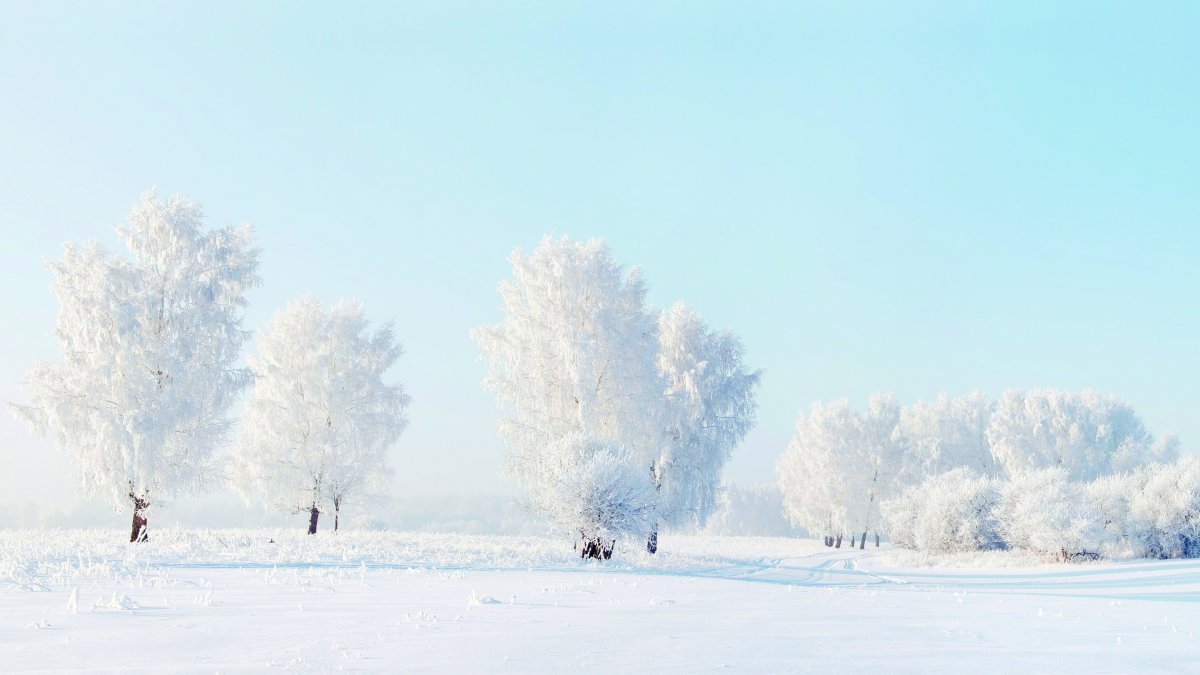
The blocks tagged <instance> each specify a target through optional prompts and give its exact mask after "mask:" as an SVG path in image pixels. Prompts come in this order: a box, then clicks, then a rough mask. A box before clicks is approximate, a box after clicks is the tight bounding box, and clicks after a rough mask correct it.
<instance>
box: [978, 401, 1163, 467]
mask: <svg viewBox="0 0 1200 675" xmlns="http://www.w3.org/2000/svg"><path fill="white" fill-rule="evenodd" d="M987 435H988V441H989V442H990V444H991V448H992V455H993V456H994V458H995V460H996V463H997V464H998V465H999V466H1001V467H1003V469H1004V470H1005V471H1006V472H1007V473H1008V474H1010V475H1016V474H1019V473H1023V472H1026V471H1029V470H1031V469H1038V468H1044V467H1061V468H1063V469H1064V470H1065V471H1066V472H1067V473H1066V475H1067V476H1068V477H1069V478H1071V479H1074V480H1089V479H1092V478H1095V477H1097V476H1101V475H1105V474H1109V473H1113V472H1114V471H1130V470H1133V469H1135V468H1137V467H1138V466H1142V465H1144V464H1147V463H1150V462H1153V461H1169V460H1170V459H1171V458H1170V457H1165V456H1158V455H1159V453H1158V452H1157V451H1162V452H1170V450H1171V448H1170V447H1169V446H1163V445H1158V446H1156V445H1155V444H1154V439H1153V437H1152V436H1151V435H1150V433H1149V432H1148V431H1147V430H1146V428H1145V426H1144V425H1143V424H1142V420H1141V418H1139V417H1138V415H1137V413H1136V412H1134V410H1133V408H1131V407H1130V406H1129V405H1127V404H1125V403H1123V402H1121V401H1118V400H1117V399H1115V398H1113V397H1111V396H1102V395H1100V394H1098V393H1096V392H1094V391H1085V392H1083V393H1082V394H1072V393H1070V392H1064V391H1058V390H1053V389H1047V390H1032V391H1008V392H1005V394H1004V398H1003V399H1002V400H1001V402H1000V405H999V406H998V407H997V409H996V412H995V414H993V415H992V419H991V423H990V425H989V427H988V432H987Z"/></svg>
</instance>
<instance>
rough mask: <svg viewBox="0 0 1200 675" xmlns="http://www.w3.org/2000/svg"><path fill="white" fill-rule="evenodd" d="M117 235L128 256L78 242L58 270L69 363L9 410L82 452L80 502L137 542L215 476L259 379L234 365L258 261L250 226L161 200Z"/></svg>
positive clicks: (147, 200) (75, 460)
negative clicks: (124, 518)
mask: <svg viewBox="0 0 1200 675" xmlns="http://www.w3.org/2000/svg"><path fill="white" fill-rule="evenodd" d="M117 234H118V236H119V238H120V240H121V242H122V243H123V244H124V245H125V246H126V247H127V248H128V250H129V254H130V256H129V257H128V258H125V257H122V256H119V255H117V254H114V253H112V252H109V251H107V250H105V249H104V248H103V247H101V246H100V245H99V244H95V243H90V244H85V245H76V244H68V245H67V249H66V253H65V254H64V255H63V257H62V258H61V259H59V260H56V261H53V262H50V263H48V265H49V267H50V271H51V272H52V274H53V277H54V281H53V284H52V286H51V290H52V291H53V293H54V296H55V298H57V300H58V303H59V313H58V319H57V322H56V330H55V335H56V336H57V337H58V341H59V345H60V346H61V348H62V352H63V359H62V360H61V361H54V362H43V363H39V364H37V365H36V366H35V367H34V368H33V370H32V372H31V373H30V374H29V377H28V379H27V381H26V386H27V388H28V390H29V402H28V404H25V405H16V406H13V407H12V409H13V411H14V412H15V413H16V414H17V415H18V416H19V417H20V418H22V419H24V420H25V421H26V422H27V423H28V424H29V425H30V427H31V428H32V430H33V431H34V432H35V433H36V434H37V435H39V436H41V437H43V438H48V439H50V440H51V441H52V442H53V443H54V444H55V445H56V446H58V447H59V448H61V449H63V450H66V451H68V452H70V453H71V456H72V465H73V470H74V474H75V477H76V481H77V486H78V488H79V491H80V493H81V494H83V495H85V496H97V497H101V498H103V499H104V500H106V501H107V502H108V503H109V504H110V505H111V506H113V508H115V509H121V508H132V510H133V525H132V530H131V533H130V541H145V540H146V539H147V537H148V534H147V532H148V530H147V524H148V513H147V512H148V510H149V509H150V507H151V506H152V505H154V504H161V503H162V502H163V501H165V500H167V499H168V498H170V497H172V496H174V495H177V494H179V493H183V492H192V491H196V490H199V489H202V488H203V487H205V485H206V484H207V483H208V482H210V480H211V479H212V478H213V475H214V466H213V461H212V454H213V451H214V449H215V448H216V447H217V446H218V445H220V444H221V443H222V442H224V441H225V440H226V438H227V437H228V434H229V432H230V428H231V424H232V422H231V418H230V416H229V407H230V405H231V404H232V403H233V401H234V400H235V399H236V396H237V394H238V392H239V391H240V390H241V389H242V388H243V387H244V386H246V385H247V384H248V383H249V381H250V375H249V372H248V371H247V370H245V369H243V368H238V367H237V366H236V363H237V360H238V355H239V353H240V351H241V348H242V345H243V343H244V342H245V341H246V339H247V338H248V337H249V333H248V332H246V331H245V330H243V329H242V310H243V308H244V307H245V305H246V301H245V293H246V291H247V290H248V289H249V288H251V287H252V286H254V285H255V284H257V283H258V281H259V278H258V274H257V270H258V251H257V250H255V249H253V248H251V247H250V239H251V230H250V228H249V226H242V227H236V228H235V227H226V228H221V229H215V230H208V229H206V228H205V227H204V224H203V213H202V211H201V208H200V206H199V205H198V204H196V203H194V202H191V201H188V200H187V199H184V198H183V197H179V196H175V197H172V198H170V199H166V200H160V199H159V198H158V197H157V195H156V194H155V193H154V192H153V191H151V192H147V193H145V194H144V195H142V198H141V200H140V201H139V202H138V203H137V204H136V205H135V206H134V208H133V211H132V213H131V214H130V216H129V220H128V222H127V223H126V224H124V225H121V226H118V227H117Z"/></svg>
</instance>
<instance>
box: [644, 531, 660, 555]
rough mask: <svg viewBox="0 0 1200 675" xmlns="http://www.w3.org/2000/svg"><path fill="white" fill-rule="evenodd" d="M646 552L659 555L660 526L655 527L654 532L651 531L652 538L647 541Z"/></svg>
mask: <svg viewBox="0 0 1200 675" xmlns="http://www.w3.org/2000/svg"><path fill="white" fill-rule="evenodd" d="M646 550H647V551H649V552H650V553H658V526H657V525H655V526H654V529H653V530H650V538H649V539H647V540H646Z"/></svg>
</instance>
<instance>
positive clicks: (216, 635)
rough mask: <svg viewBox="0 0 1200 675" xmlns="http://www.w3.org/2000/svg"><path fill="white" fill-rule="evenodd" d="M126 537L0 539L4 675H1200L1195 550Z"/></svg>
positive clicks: (14, 534)
mask: <svg viewBox="0 0 1200 675" xmlns="http://www.w3.org/2000/svg"><path fill="white" fill-rule="evenodd" d="M120 536H121V533H120V532H113V531H69V532H48V533H43V532H33V531H0V672H26V671H45V670H51V671H53V670H59V671H68V670H70V671H74V670H79V669H83V670H89V671H112V672H163V671H189V672H190V671H195V672H224V673H228V672H247V671H256V672H257V671H270V670H301V671H327V670H337V669H346V670H359V671H390V672H397V671H399V672H413V671H416V672H423V671H448V672H480V671H512V672H544V671H556V672H563V671H569V670H582V671H592V672H595V671H597V670H599V671H602V672H609V673H623V672H629V671H652V670H653V671H659V672H661V671H670V672H682V671H694V670H700V671H716V670H733V671H769V672H962V671H965V670H967V669H970V671H972V672H1010V673H1011V672H1055V673H1063V672H1067V673H1074V672H1089V673H1096V672H1106V673H1107V672H1121V673H1127V672H1135V671H1155V672H1161V671H1175V672H1200V640H1197V636H1196V633H1197V632H1200V602H1197V601H1198V600H1200V561H1134V562H1123V563H1105V564H1079V565H1058V564H1046V565H1038V566H1035V567H1025V568H1018V567H998V566H993V567H984V568H971V569H968V568H928V567H924V568H920V567H912V566H909V565H906V564H904V563H903V562H900V561H902V560H905V559H907V558H905V556H903V555H900V554H896V555H889V554H888V552H887V551H886V549H885V550H882V551H877V550H871V549H868V550H867V551H862V552H860V551H849V550H840V551H834V550H831V549H826V548H824V547H822V546H821V545H820V544H819V543H817V542H810V541H801V540H793V539H753V538H701V537H671V536H667V537H664V538H663V541H662V549H663V550H662V553H661V554H660V555H658V556H655V557H653V558H651V557H648V556H645V555H644V554H640V553H632V552H629V553H626V556H627V557H626V558H625V559H623V560H620V561H609V562H607V563H602V564H601V563H582V562H580V561H578V560H577V559H575V558H574V557H573V556H572V554H571V550H570V545H569V543H564V542H562V541H559V540H553V539H538V538H529V537H526V538H519V539H517V538H502V537H495V538H480V537H457V536H450V535H405V534H393V533H376V534H367V533H343V534H340V535H330V534H325V533H322V534H321V535H318V536H317V537H306V536H304V535H303V534H302V533H296V532H283V531H278V530H271V531H268V530H224V531H164V530H157V531H155V532H154V537H155V538H154V541H152V542H151V543H149V544H148V545H142V546H129V545H127V544H123V543H121V542H120ZM271 540H274V542H275V543H270V542H271ZM621 553H622V551H618V555H620V554H621ZM977 562H978V561H977ZM985 562H988V563H989V564H990V563H993V562H997V561H996V560H991V561H985ZM1000 562H1003V561H1000Z"/></svg>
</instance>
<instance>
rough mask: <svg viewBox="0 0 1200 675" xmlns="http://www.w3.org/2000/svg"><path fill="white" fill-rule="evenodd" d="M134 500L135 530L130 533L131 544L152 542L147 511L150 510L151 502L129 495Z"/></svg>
mask: <svg viewBox="0 0 1200 675" xmlns="http://www.w3.org/2000/svg"><path fill="white" fill-rule="evenodd" d="M129 498H130V499H132V500H133V529H132V530H131V531H130V533H129V541H130V542H143V541H150V531H149V529H148V528H147V521H146V509H148V508H150V502H149V500H147V499H145V498H142V497H135V496H134V495H133V493H130V494H129Z"/></svg>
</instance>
